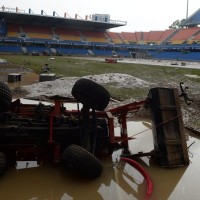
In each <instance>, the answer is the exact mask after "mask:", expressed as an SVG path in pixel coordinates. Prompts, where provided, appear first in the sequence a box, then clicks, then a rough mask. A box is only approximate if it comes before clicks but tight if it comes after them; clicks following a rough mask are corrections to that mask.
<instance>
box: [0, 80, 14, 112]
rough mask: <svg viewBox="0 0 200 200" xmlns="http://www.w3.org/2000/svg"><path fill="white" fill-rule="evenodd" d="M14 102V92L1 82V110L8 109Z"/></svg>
mask: <svg viewBox="0 0 200 200" xmlns="http://www.w3.org/2000/svg"><path fill="white" fill-rule="evenodd" d="M11 103H12V93H11V90H10V89H9V87H8V86H7V85H6V84H5V83H3V82H0V112H4V111H7V110H8V109H9V107H10V105H11Z"/></svg>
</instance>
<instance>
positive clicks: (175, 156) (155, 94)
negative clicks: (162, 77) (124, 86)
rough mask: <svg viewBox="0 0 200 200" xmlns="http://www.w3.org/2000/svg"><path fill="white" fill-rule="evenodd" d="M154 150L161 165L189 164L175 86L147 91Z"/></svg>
mask: <svg viewBox="0 0 200 200" xmlns="http://www.w3.org/2000/svg"><path fill="white" fill-rule="evenodd" d="M148 97H149V101H150V107H151V116H152V125H153V140H154V150H155V152H156V155H157V158H158V161H159V164H160V165H161V166H168V167H172V166H179V165H185V164H189V157H188V150H187V145H186V137H185V128H184V124H183V118H182V112H181V107H180V101H179V94H178V90H177V89H176V88H153V89H151V90H150V91H149V95H148Z"/></svg>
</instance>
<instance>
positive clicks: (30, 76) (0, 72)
mask: <svg viewBox="0 0 200 200" xmlns="http://www.w3.org/2000/svg"><path fill="white" fill-rule="evenodd" d="M12 73H18V74H21V75H22V76H21V81H18V82H14V83H12V82H10V83H8V75H9V74H12ZM0 81H2V82H7V84H8V86H9V87H10V88H14V87H20V86H23V85H29V84H33V83H37V82H38V81H39V75H38V74H36V73H34V72H32V71H30V70H27V69H24V68H22V67H18V68H16V67H14V68H12V67H9V68H6V67H3V66H1V65H0Z"/></svg>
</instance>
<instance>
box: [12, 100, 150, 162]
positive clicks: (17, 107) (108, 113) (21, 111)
mask: <svg viewBox="0 0 200 200" xmlns="http://www.w3.org/2000/svg"><path fill="white" fill-rule="evenodd" d="M146 103H147V100H141V101H137V102H132V103H128V104H125V105H121V106H117V107H115V108H110V109H107V110H105V111H96V115H97V117H101V118H106V119H107V122H108V130H109V138H110V143H111V144H115V143H120V146H121V148H123V149H124V150H128V148H129V145H128V140H130V139H133V138H129V137H128V133H127V114H128V113H129V112H136V111H138V110H139V109H140V108H141V107H143V106H144V105H145V104H146ZM63 105H64V104H63V101H62V100H60V99H59V100H54V106H53V107H52V108H48V107H45V110H44V112H45V113H46V114H47V115H48V116H49V144H50V145H51V146H53V149H54V150H53V151H54V161H55V162H59V160H60V147H59V144H55V143H54V138H53V120H54V118H55V117H61V116H62V115H68V116H69V115H75V116H78V115H79V114H80V111H79V110H78V109H77V110H66V109H65V107H64V106H63ZM36 106H37V105H33V104H21V103H20V100H16V102H13V106H12V107H11V108H12V109H11V112H12V111H13V112H14V113H16V114H18V115H20V116H22V117H26V118H27V117H28V118H34V117H35V116H36V113H35V107H36ZM90 115H92V112H90ZM115 118H117V120H118V122H119V124H120V127H121V130H120V136H116V135H115V130H114V128H115V126H114V119H115Z"/></svg>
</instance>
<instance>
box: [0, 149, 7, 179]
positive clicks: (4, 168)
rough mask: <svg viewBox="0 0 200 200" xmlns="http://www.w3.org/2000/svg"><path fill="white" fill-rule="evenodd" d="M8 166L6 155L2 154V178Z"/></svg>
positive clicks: (0, 160) (0, 162) (0, 156)
mask: <svg viewBox="0 0 200 200" xmlns="http://www.w3.org/2000/svg"><path fill="white" fill-rule="evenodd" d="M6 165H7V164H6V156H5V154H4V153H2V152H0V176H1V175H3V173H4V172H5V170H6Z"/></svg>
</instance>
